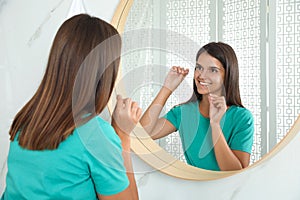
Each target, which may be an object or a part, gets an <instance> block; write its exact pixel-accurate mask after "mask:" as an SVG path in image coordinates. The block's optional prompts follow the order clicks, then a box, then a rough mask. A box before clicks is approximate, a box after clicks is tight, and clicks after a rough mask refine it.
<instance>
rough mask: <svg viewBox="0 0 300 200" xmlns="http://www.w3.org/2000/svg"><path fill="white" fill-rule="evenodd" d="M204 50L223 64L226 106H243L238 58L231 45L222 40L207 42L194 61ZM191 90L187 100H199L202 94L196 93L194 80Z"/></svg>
mask: <svg viewBox="0 0 300 200" xmlns="http://www.w3.org/2000/svg"><path fill="white" fill-rule="evenodd" d="M204 52H207V53H208V54H209V55H211V56H212V57H214V58H216V59H218V60H219V61H220V62H221V63H222V65H223V68H224V70H225V78H224V89H225V91H224V92H225V99H226V104H227V106H231V105H236V106H240V107H244V106H243V104H242V101H241V97H240V89H239V67H238V60H237V57H236V54H235V52H234V50H233V49H232V47H231V46H229V45H228V44H225V43H223V42H211V43H208V44H206V45H204V46H203V47H201V48H200V50H199V51H198V53H197V56H196V62H197V60H198V58H199V56H200V55H201V54H202V53H204ZM193 90H194V92H193V95H192V97H191V99H190V100H189V101H188V102H190V101H195V100H199V101H201V100H202V94H199V93H198V91H197V86H196V83H195V80H194V81H193Z"/></svg>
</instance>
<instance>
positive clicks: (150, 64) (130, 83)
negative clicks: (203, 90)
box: [122, 0, 300, 168]
mask: <svg viewBox="0 0 300 200" xmlns="http://www.w3.org/2000/svg"><path fill="white" fill-rule="evenodd" d="M287 9H288V10H289V12H286V11H287ZM267 10H268V11H269V12H267ZM297 19H299V6H296V3H293V2H290V1H284V2H277V3H276V4H272V5H271V4H270V5H268V1H264V0H261V1H255V0H253V1H237V2H234V3H233V2H232V1H228V0H222V1H202V0H189V1H187V0H180V1H175V0H162V1H154V0H136V1H134V2H133V5H132V8H131V10H130V12H129V15H128V18H127V21H126V25H125V32H124V37H123V42H124V44H123V55H122V79H123V81H124V83H125V84H124V87H125V90H126V92H127V95H128V96H130V97H132V98H133V99H134V100H135V101H137V102H138V103H139V105H140V106H141V107H142V108H143V111H146V109H147V108H148V107H149V106H150V104H151V102H152V101H153V100H154V98H155V97H156V95H157V94H158V93H159V91H160V89H161V87H162V86H163V85H164V81H165V78H166V76H167V74H168V72H169V71H170V70H171V69H172V68H171V67H172V66H180V67H183V68H184V69H188V70H189V73H188V74H187V75H186V77H185V78H184V80H183V81H182V83H181V84H180V85H179V86H178V87H177V88H176V90H175V91H174V92H173V93H172V95H171V96H170V97H169V98H168V100H167V101H166V103H165V105H164V107H163V108H162V110H161V112H160V115H159V116H160V117H163V116H165V115H166V114H167V113H168V112H169V111H170V110H172V108H173V107H174V106H177V105H180V104H182V103H185V102H187V101H188V100H189V99H190V98H191V96H192V95H193V79H194V74H195V65H196V53H197V52H198V50H199V49H200V48H201V47H202V46H204V45H205V44H208V43H209V42H212V41H216V42H218V41H221V42H223V43H226V44H229V45H230V46H231V47H232V48H233V49H234V51H235V53H236V56H237V59H238V65H239V80H240V81H239V88H240V96H241V102H242V105H243V106H244V107H245V108H246V109H247V110H249V111H250V113H251V114H252V116H253V119H254V122H253V123H254V134H253V145H252V150H251V156H250V164H251V163H254V162H256V161H257V160H259V159H260V158H261V157H262V156H263V155H264V154H266V153H267V152H268V151H270V150H271V149H272V148H273V147H274V145H276V144H277V143H278V142H279V141H280V140H281V139H282V138H283V137H284V136H285V134H286V133H287V132H288V130H289V129H290V127H291V126H292V125H293V123H294V121H295V119H296V118H297V116H298V115H299V113H300V98H299V94H300V87H299V85H300V71H299V68H298V67H297V63H299V62H300V57H299V49H300V45H299V39H300V34H299V33H300V31H299V30H300V20H297ZM205 70H207V69H205ZM207 90H209V88H208V89H207ZM181 139H182V138H181V137H180V133H179V132H174V133H172V134H170V135H167V136H166V137H162V138H160V139H157V140H156V142H157V143H159V145H160V146H161V147H162V148H164V149H165V150H166V151H167V152H169V153H170V154H172V155H173V156H174V157H176V158H178V159H179V160H181V161H184V162H187V163H190V162H189V161H187V160H186V157H185V155H184V153H185V151H184V147H183V144H182V140H181ZM204 168H205V167H204Z"/></svg>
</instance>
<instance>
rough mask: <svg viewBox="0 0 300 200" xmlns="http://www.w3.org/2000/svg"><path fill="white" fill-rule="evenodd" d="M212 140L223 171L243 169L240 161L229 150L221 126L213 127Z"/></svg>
mask: <svg viewBox="0 0 300 200" xmlns="http://www.w3.org/2000/svg"><path fill="white" fill-rule="evenodd" d="M211 129H212V139H213V145H214V152H215V155H216V159H217V162H218V165H219V168H220V170H221V171H229V170H239V169H242V168H243V167H242V164H241V162H240V160H239V159H238V158H237V157H236V156H235V154H234V153H233V152H232V150H231V149H230V148H229V146H228V144H227V142H226V140H225V137H224V135H223V132H222V129H221V127H220V125H212V124H211Z"/></svg>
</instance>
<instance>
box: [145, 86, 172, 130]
mask: <svg viewBox="0 0 300 200" xmlns="http://www.w3.org/2000/svg"><path fill="white" fill-rule="evenodd" d="M171 94H172V91H171V90H169V89H168V88H166V87H162V88H161V89H160V91H159V92H158V94H157V96H156V97H155V99H154V100H153V101H152V103H151V104H150V106H149V107H148V109H147V110H146V111H145V113H144V114H143V116H142V118H141V120H140V123H141V125H142V126H143V127H144V129H145V130H146V131H147V133H148V134H150V135H151V133H153V130H154V128H155V125H156V124H157V121H158V118H159V115H160V113H161V111H162V108H163V107H164V105H165V104H166V101H167V100H168V98H169V96H170V95H171Z"/></svg>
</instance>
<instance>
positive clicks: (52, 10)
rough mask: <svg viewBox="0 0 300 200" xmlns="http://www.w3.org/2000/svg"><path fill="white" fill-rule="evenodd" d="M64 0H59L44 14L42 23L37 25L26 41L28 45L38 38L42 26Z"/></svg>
mask: <svg viewBox="0 0 300 200" xmlns="http://www.w3.org/2000/svg"><path fill="white" fill-rule="evenodd" d="M63 1H64V0H61V1H60V2H59V3H58V4H57V5H56V6H54V8H52V9H51V10H50V12H49V13H48V14H47V15H46V17H45V18H44V20H43V21H42V23H41V24H40V25H39V27H38V28H37V29H36V31H35V32H34V33H33V35H32V36H31V37H30V39H29V40H28V42H27V45H28V46H29V47H30V46H31V45H32V43H33V42H34V41H35V40H36V39H38V38H39V37H40V35H41V32H42V29H43V26H44V25H45V24H46V23H47V22H48V21H49V19H50V18H51V16H52V14H53V13H54V12H55V10H56V9H57V8H59V6H60V5H61V4H62V2H63Z"/></svg>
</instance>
